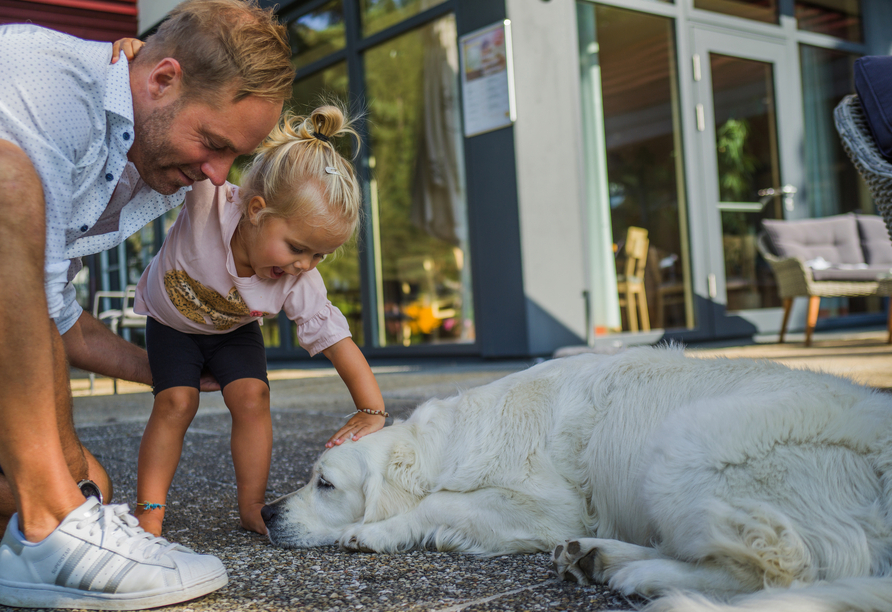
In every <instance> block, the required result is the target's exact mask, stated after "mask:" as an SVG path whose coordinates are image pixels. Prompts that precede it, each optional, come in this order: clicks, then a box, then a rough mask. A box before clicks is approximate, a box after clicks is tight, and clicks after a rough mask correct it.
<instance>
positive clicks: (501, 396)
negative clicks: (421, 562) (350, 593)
mask: <svg viewBox="0 0 892 612" xmlns="http://www.w3.org/2000/svg"><path fill="white" fill-rule="evenodd" d="M890 487H892V398H890V397H889V396H887V395H885V394H883V393H880V392H876V391H873V390H870V389H867V388H865V387H861V386H858V385H856V384H854V383H852V382H849V381H847V380H844V379H841V378H837V377H834V376H831V375H828V374H821V373H815V372H808V371H797V370H791V369H789V368H787V367H784V366H782V365H779V364H776V363H771V362H767V361H766V362H759V361H750V360H742V359H741V360H727V359H695V358H689V357H685V356H684V355H683V353H682V352H681V351H680V350H678V349H666V348H662V349H651V348H645V349H632V350H628V351H624V352H622V353H620V354H618V355H614V356H603V355H591V354H588V355H580V356H578V357H570V358H565V359H558V360H554V361H549V362H546V363H543V364H541V365H538V366H535V367H532V368H530V369H528V370H525V371H523V372H519V373H517V374H513V375H511V376H507V377H505V378H503V379H501V380H498V381H496V382H494V383H491V384H489V385H485V386H483V387H479V388H476V389H471V390H469V391H466V392H464V393H462V394H460V395H458V396H456V397H453V398H450V399H446V400H431V401H429V402H427V403H425V404H423V405H422V406H420V407H419V408H418V409H417V410H416V411H415V412H414V413H413V414H412V416H411V417H410V418H409V419H408V420H406V421H405V422H399V423H396V424H394V425H393V426H391V427H387V428H385V429H383V430H381V431H379V432H377V433H375V434H372V435H370V436H367V437H365V438H363V439H361V440H360V441H358V442H356V443H346V444H344V445H343V446H340V447H335V448H333V449H331V450H328V451H326V452H325V453H323V455H322V456H321V458H320V459H319V461H318V463H317V464H316V466H315V468H314V471H313V476H312V479H311V481H310V483H309V484H308V485H307V486H306V487H304V488H302V489H301V490H299V491H297V492H296V493H293V494H291V495H289V496H286V497H284V498H282V499H280V500H278V501H277V502H274V503H273V504H271V505H270V506H269V507H267V508H266V509H265V516H266V518H267V519H268V521H267V524H268V527H269V532H270V538H271V540H272V541H273V542H274V543H275V544H277V545H279V546H284V547H307V546H317V545H326V544H334V543H336V542H337V543H340V545H341V547H342V548H345V549H348V550H371V551H379V552H398V551H405V550H408V549H411V548H414V547H419V546H425V545H426V546H435V547H436V548H437V549H439V550H455V551H463V552H470V553H477V554H487V555H496V554H505V553H526V552H535V551H552V550H554V562H555V567H556V570H557V571H558V573H559V574H560V575H561V576H563V577H565V578H570V579H575V580H579V581H581V582H586V581H589V580H594V581H599V582H607V583H608V584H609V585H610V586H611V587H612V588H614V589H617V590H619V591H622V592H624V593H638V594H641V595H645V596H648V597H660V598H659V599H657V600H656V601H654V602H653V603H651V604H650V605H649V608H652V609H654V610H685V611H693V610H710V611H715V610H808V611H809V612H817V611H821V612H829V611H843V610H864V611H867V610H871V611H880V610H883V611H888V610H892V512H890V510H892V507H890V505H892V489H890ZM567 538H576V539H575V540H572V541H570V542H566V540H567ZM702 594H707V595H708V596H709V598H708V599H707V598H704V597H703V596H702ZM741 594H744V595H743V596H741ZM719 602H723V603H719Z"/></svg>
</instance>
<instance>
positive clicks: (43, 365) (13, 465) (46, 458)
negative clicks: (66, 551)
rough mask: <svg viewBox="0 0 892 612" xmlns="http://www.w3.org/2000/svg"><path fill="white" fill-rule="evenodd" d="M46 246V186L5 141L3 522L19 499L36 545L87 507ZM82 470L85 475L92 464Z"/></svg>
mask: <svg viewBox="0 0 892 612" xmlns="http://www.w3.org/2000/svg"><path fill="white" fill-rule="evenodd" d="M45 240H46V221H45V216H44V203H43V189H42V187H41V184H40V179H39V177H38V176H37V173H36V171H35V170H34V167H33V166H32V165H31V162H30V160H29V159H28V157H27V156H26V155H25V154H24V153H23V152H22V151H21V149H19V148H18V147H16V146H15V145H12V144H11V143H9V142H6V141H0V262H2V265H0V287H3V291H2V292H0V466H2V468H3V472H4V474H5V476H4V477H3V480H5V482H0V521H3V522H4V523H5V522H6V521H7V520H8V518H9V510H11V509H12V508H13V504H11V503H10V501H11V500H10V496H12V497H13V498H14V500H15V502H14V506H15V509H16V510H17V511H18V512H19V519H20V523H19V527H20V528H21V529H22V532H23V533H24V534H25V537H26V538H27V539H28V540H31V541H34V542H36V541H40V540H42V539H43V538H44V537H46V536H47V535H49V533H50V532H52V531H53V530H54V529H55V528H56V527H57V526H58V524H59V523H60V522H61V520H62V519H63V518H64V517H65V516H67V515H68V513H69V512H71V511H72V510H73V509H75V508H77V507H78V506H79V505H81V504H82V503H83V501H84V498H83V495H81V493H80V490H79V489H78V488H77V485H76V482H75V480H74V479H73V478H72V473H71V472H70V471H69V469H68V462H67V461H66V454H65V452H64V451H63V448H62V441H61V438H60V435H59V426H58V418H57V410H56V398H57V397H59V396H60V395H61V391H60V390H58V389H57V387H56V385H57V384H58V383H59V381H60V377H59V376H57V375H56V373H55V371H54V370H55V369H56V368H55V367H54V366H55V364H56V360H55V358H54V352H53V349H54V346H56V347H57V350H62V342H61V338H60V337H59V333H58V331H57V330H56V329H55V324H54V323H53V322H52V321H51V320H50V318H49V313H48V311H47V303H46V292H45V289H44V285H43V279H44V270H43V266H44V245H45ZM54 340H55V343H54ZM61 359H63V360H64V350H63V354H62V357H61ZM65 385H66V387H67V385H68V380H67V376H66V377H65ZM65 393H66V394H67V393H68V391H67V390H66V391H65ZM69 406H70V403H69ZM69 455H70V456H74V455H76V453H69ZM82 458H83V456H82ZM77 471H83V472H84V473H85V471H86V461H85V460H84V463H83V464H82V466H81V467H79V468H77Z"/></svg>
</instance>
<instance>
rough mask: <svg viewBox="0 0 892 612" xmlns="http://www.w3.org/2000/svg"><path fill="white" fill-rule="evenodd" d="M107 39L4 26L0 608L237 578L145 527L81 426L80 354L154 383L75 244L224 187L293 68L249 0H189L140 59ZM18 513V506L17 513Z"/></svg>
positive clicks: (104, 243) (268, 121) (102, 605)
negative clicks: (120, 53) (74, 376)
mask: <svg viewBox="0 0 892 612" xmlns="http://www.w3.org/2000/svg"><path fill="white" fill-rule="evenodd" d="M110 51H111V45H108V44H104V43H95V42H87V41H81V40H78V39H75V38H72V37H69V36H66V35H63V34H59V33H56V32H52V31H49V30H44V29H42V28H38V27H35V26H30V25H11V26H4V27H0V58H2V59H0V82H2V83H3V87H2V88H0V287H2V291H0V468H2V471H3V472H4V474H5V475H3V476H0V523H5V522H6V521H7V520H9V526H8V527H7V529H6V534H5V536H4V537H3V541H2V544H0V605H13V606H22V607H78V608H94V609H141V608H146V607H155V606H160V605H168V604H172V603H177V602H180V601H185V600H187V599H191V598H194V597H197V596H200V595H203V594H205V593H208V592H210V591H213V590H215V589H217V588H220V587H221V586H223V585H224V584H226V580H227V578H226V572H225V569H224V568H223V566H222V564H221V563H220V561H219V560H218V559H216V558H214V557H211V556H206V555H197V554H195V553H192V552H191V551H189V550H188V549H184V548H182V547H179V546H176V545H168V543H167V542H166V541H164V540H160V539H156V538H153V537H151V536H149V535H148V534H145V533H144V532H142V531H141V530H139V529H138V528H136V519H135V518H134V517H132V516H130V515H129V514H127V513H126V506H100V505H99V504H98V502H97V501H96V500H95V499H93V498H91V499H88V500H87V501H86V502H84V495H83V494H82V493H81V490H80V489H79V488H78V485H77V483H78V482H80V481H82V480H85V479H89V480H93V481H95V482H96V484H97V485H98V487H99V489H100V490H101V492H102V493H103V494H104V495H105V496H106V497H108V498H110V496H111V483H110V482H109V479H108V476H107V475H106V473H105V471H104V470H103V469H102V466H101V465H99V463H98V462H97V461H96V459H95V458H94V457H93V456H92V455H91V454H90V453H89V452H88V451H86V449H84V448H83V447H82V446H81V444H80V442H79V441H78V439H77V436H76V434H75V431H74V426H73V420H72V416H71V398H70V387H69V379H68V362H66V354H67V358H68V361H70V363H71V364H72V365H74V366H76V367H79V368H83V369H86V370H90V371H94V372H98V373H100V374H105V375H108V376H114V377H116V378H123V379H128V380H133V381H138V382H142V383H147V384H151V375H150V372H149V367H148V359H147V357H146V354H145V352H144V351H143V350H142V349H139V348H137V347H135V346H133V345H131V344H129V343H127V342H125V341H124V340H122V339H121V338H119V337H117V336H116V335H114V334H112V333H111V332H110V331H109V330H108V329H107V328H105V326H104V325H102V324H101V323H100V322H98V321H97V320H96V319H94V318H93V317H92V316H90V315H89V314H88V313H86V312H83V311H82V309H81V308H80V307H79V306H78V305H77V303H76V302H75V300H74V288H73V287H72V285H71V283H70V281H71V279H73V277H74V274H75V273H76V272H77V270H78V269H79V268H80V260H79V258H80V257H81V256H83V255H85V254H88V253H96V252H100V251H102V250H105V249H108V248H111V247H113V246H115V245H116V244H119V243H120V242H121V241H123V240H124V239H125V238H126V237H127V236H129V235H130V234H132V233H134V232H136V231H137V230H138V229H139V228H140V227H142V226H143V225H145V223H147V222H148V221H150V220H152V219H154V218H155V217H158V216H159V215H161V214H163V213H164V212H165V211H167V210H169V209H171V208H173V207H175V206H176V205H178V204H179V203H180V202H181V201H182V199H183V197H184V193H185V191H186V190H188V189H189V188H190V186H191V185H192V184H193V183H194V182H195V181H201V180H204V179H209V180H210V181H211V182H213V183H214V184H215V185H221V184H222V183H223V181H224V180H225V178H226V175H227V173H228V171H229V168H230V166H231V164H232V162H233V161H234V160H235V158H236V157H237V156H238V155H242V154H247V153H250V152H251V151H252V150H253V149H254V148H255V147H256V146H257V144H259V143H260V141H261V140H262V139H263V138H264V137H265V136H266V135H267V134H268V133H269V131H270V130H271V129H272V128H273V126H274V125H275V123H276V121H277V119H278V116H279V114H280V112H281V109H282V104H283V101H284V100H285V99H286V98H288V97H289V96H290V93H291V85H292V80H293V77H294V72H293V69H292V67H291V63H290V55H291V53H290V48H289V46H288V44H287V41H286V34H285V29H284V28H283V27H282V26H280V25H278V24H277V23H276V21H275V18H274V17H273V15H272V14H271V12H270V11H263V10H261V9H260V8H258V7H257V5H256V2H255V1H254V0H251V1H248V2H242V1H240V0H188V1H187V2H185V3H183V4H181V5H180V6H179V7H177V9H175V10H174V11H173V12H172V13H171V14H170V17H169V19H168V20H167V21H165V22H164V24H162V26H161V27H160V28H159V30H158V32H157V33H156V34H155V35H153V36H152V37H150V38H149V40H148V41H147V42H146V46H145V47H144V48H143V49H142V51H141V52H140V53H139V55H138V56H137V57H136V59H135V60H134V61H133V62H132V63H130V64H129V65H128V63H127V62H126V61H122V60H119V61H118V62H117V63H115V64H111V63H110V60H111V53H110ZM13 512H16V514H15V515H13V516H12V518H11V519H9V517H10V515H12V513H13Z"/></svg>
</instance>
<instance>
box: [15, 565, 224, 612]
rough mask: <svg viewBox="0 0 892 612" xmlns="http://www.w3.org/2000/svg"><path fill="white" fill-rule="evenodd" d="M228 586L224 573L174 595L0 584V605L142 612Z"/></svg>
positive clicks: (168, 593) (167, 592) (153, 592)
mask: <svg viewBox="0 0 892 612" xmlns="http://www.w3.org/2000/svg"><path fill="white" fill-rule="evenodd" d="M228 582H229V576H228V575H227V574H226V570H225V569H223V570H222V572H221V573H218V574H215V575H213V576H210V577H208V578H206V579H205V580H202V581H201V582H198V583H195V584H192V585H190V586H188V587H185V588H183V589H181V590H178V591H169V590H165V591H162V592H159V591H157V590H155V591H145V592H142V593H126V594H116V593H103V592H101V591H81V590H78V589H72V588H67V587H59V586H56V585H22V584H15V585H14V584H9V583H6V582H4V581H3V580H0V605H4V606H12V607H16V608H85V609H88V610H145V609H148V608H158V607H160V606H169V605H171V604H176V603H183V602H185V601H190V600H192V599H196V598H198V597H201V596H203V595H207V594H208V593H213V592H214V591H216V590H218V589H222V588H223V587H224V586H226V584H227V583H228Z"/></svg>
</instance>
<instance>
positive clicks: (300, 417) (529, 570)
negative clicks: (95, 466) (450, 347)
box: [0, 363, 645, 612]
mask: <svg viewBox="0 0 892 612" xmlns="http://www.w3.org/2000/svg"><path fill="white" fill-rule="evenodd" d="M527 365H529V364H520V363H515V364H510V365H506V366H503V367H502V368H493V367H491V368H483V369H479V368H477V369H461V368H459V369H454V368H453V369H449V368H445V369H440V370H435V371H418V372H408V373H398V374H381V375H378V381H379V384H380V386H381V388H382V392H383V393H384V396H385V402H386V407H387V410H388V411H389V412H390V413H391V414H392V415H394V416H396V417H397V418H404V417H406V416H407V415H408V414H409V413H410V412H411V410H412V409H413V408H414V407H415V406H416V405H417V404H418V403H420V402H421V401H424V400H426V399H428V398H430V397H434V396H440V397H445V396H448V395H452V394H454V393H455V391H457V390H459V389H461V388H468V387H471V386H476V385H478V384H485V383H486V382H489V381H491V380H495V379H496V378H499V377H501V376H504V375H506V374H509V373H510V372H512V371H516V370H518V369H522V368H523V367H526V366H527ZM114 398H115V396H110V398H109V397H106V398H100V397H84V398H76V399H75V418H76V423H78V433H79V435H80V436H81V439H82V441H83V443H84V444H85V446H87V447H88V448H89V449H90V450H91V451H92V452H93V453H94V454H95V455H96V456H97V458H98V459H99V461H100V462H101V463H102V464H103V465H104V466H105V467H106V469H107V470H108V472H109V474H110V475H111V477H112V479H113V482H114V484H115V500H114V501H115V502H116V503H128V504H129V505H130V506H131V508H132V507H134V503H135V502H136V499H135V494H136V493H135V491H136V460H137V452H138V449H139V442H140V437H141V436H142V430H143V427H144V424H145V419H146V418H147V417H148V412H149V411H150V410H151V394H148V393H144V394H136V395H129V396H126V399H125V400H124V401H116V400H115V399H114ZM117 398H118V400H121V399H122V398H121V396H117ZM271 398H272V399H271V403H272V414H273V435H274V443H273V459H272V469H271V473H270V478H269V484H268V488H267V500H268V501H272V500H273V499H276V498H277V497H280V496H281V495H284V494H287V493H290V492H292V491H294V490H296V489H298V488H300V487H301V486H303V484H304V483H305V482H306V480H307V477H308V476H309V474H310V470H311V468H312V465H313V463H314V462H315V460H316V458H317V457H318V456H319V454H320V453H321V452H322V450H323V444H324V443H325V441H326V440H327V439H328V437H329V436H330V435H331V434H332V433H334V432H335V431H336V430H337V428H338V427H339V426H340V424H342V423H343V422H344V417H345V416H346V415H348V414H350V413H351V412H352V403H351V401H350V398H349V394H347V392H346V390H345V389H344V388H343V383H341V382H340V380H339V379H337V378H336V377H334V378H332V377H320V378H309V379H307V378H302V379H300V380H273V381H272V382H271ZM221 400H222V398H221V397H219V394H202V408H201V409H200V410H199V414H198V416H197V417H196V418H195V420H194V421H193V423H192V426H191V427H190V429H189V432H188V433H187V435H186V439H185V443H184V448H183V455H182V459H181V461H180V466H179V469H178V470H177V473H176V476H175V478H174V482H173V485H172V487H171V492H170V495H169V496H168V509H167V513H166V519H165V525H164V528H165V532H164V536H165V537H166V538H168V539H169V540H171V541H176V542H179V543H181V544H183V545H185V546H189V547H190V548H193V549H194V550H196V551H198V552H201V553H208V554H213V555H216V556H217V557H219V558H220V559H221V560H222V562H223V564H224V565H225V566H226V569H227V571H228V572H229V584H228V585H227V586H226V587H224V588H223V589H221V590H219V591H217V592H215V593H212V594H210V595H208V596H205V597H203V598H200V599H197V600H194V601H191V602H186V603H184V604H179V605H175V606H169V607H168V608H165V609H168V610H177V611H184V612H185V611H193V610H194V611H196V612H197V611H203V610H245V611H247V610H250V611H252V612H253V611H267V610H269V611H273V610H320V611H322V610H325V611H342V610H343V611H346V610H367V611H382V612H385V611H394V612H397V611H398V612H409V611H422V610H425V611H427V610H436V611H442V612H452V611H459V610H462V611H474V612H478V611H479V612H483V611H496V610H498V611H509V610H510V611H531V612H533V611H540V610H541V611H557V610H587V611H592V610H634V609H635V608H636V607H640V606H641V605H643V604H644V603H645V601H644V600H642V599H638V598H626V597H624V596H622V595H620V594H618V593H615V592H612V591H610V590H609V589H607V588H606V587H603V586H588V587H583V586H579V585H577V584H575V583H572V582H564V581H561V580H559V579H558V578H557V577H556V576H555V574H554V572H553V571H552V569H551V558H550V555H548V554H532V555H509V556H502V557H494V558H481V557H474V556H471V555H463V554H457V553H440V552H434V551H414V552H410V553H404V554H363V553H346V552H343V551H341V550H339V549H338V548H336V547H325V548H314V549H306V550H283V549H279V548H275V547H273V546H272V545H271V544H270V542H269V540H268V539H267V538H266V537H265V536H260V535H258V534H255V533H252V532H247V531H245V530H243V529H241V528H240V527H239V525H238V513H237V510H236V497H235V495H236V488H235V475H234V471H233V468H232V461H231V456H230V452H229V430H230V418H229V415H228V413H227V412H226V410H225V407H224V406H223V405H222V401H221ZM0 610H4V611H6V610H12V608H3V607H2V606H0Z"/></svg>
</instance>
